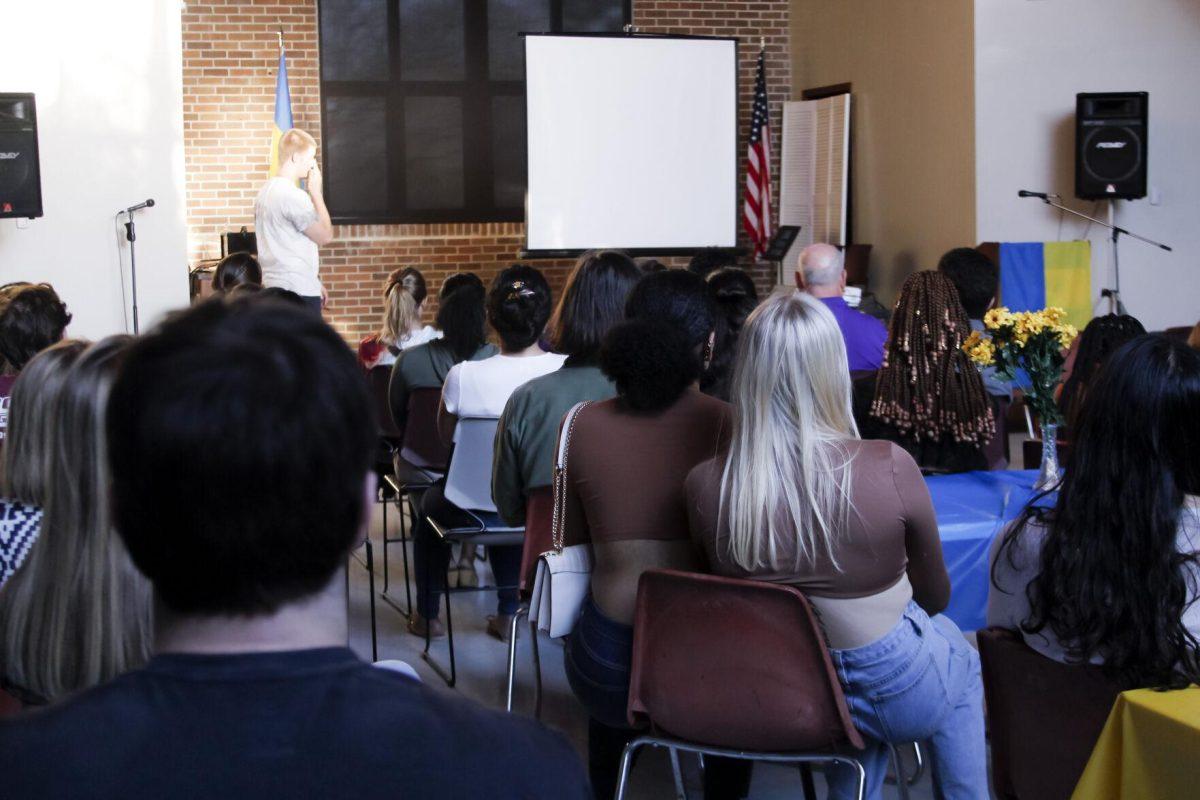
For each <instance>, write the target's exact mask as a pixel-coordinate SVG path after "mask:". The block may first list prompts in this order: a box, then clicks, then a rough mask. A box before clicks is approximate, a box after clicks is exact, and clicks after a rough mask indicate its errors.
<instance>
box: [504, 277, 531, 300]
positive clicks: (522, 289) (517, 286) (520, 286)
mask: <svg viewBox="0 0 1200 800" xmlns="http://www.w3.org/2000/svg"><path fill="white" fill-rule="evenodd" d="M535 294H537V292H535V291H533V289H530V288H528V287H527V286H526V285H525V281H513V282H512V283H511V284H510V285H509V287H508V294H506V295H505V296H504V300H505V301H506V302H507V301H510V300H516V299H518V298H520V297H533V296H534V295H535Z"/></svg>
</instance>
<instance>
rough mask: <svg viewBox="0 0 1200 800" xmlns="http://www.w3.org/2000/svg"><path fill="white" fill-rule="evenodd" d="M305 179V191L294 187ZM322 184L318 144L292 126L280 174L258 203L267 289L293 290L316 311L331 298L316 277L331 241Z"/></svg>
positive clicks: (256, 213)
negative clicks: (322, 252)
mask: <svg viewBox="0 0 1200 800" xmlns="http://www.w3.org/2000/svg"><path fill="white" fill-rule="evenodd" d="M301 178H306V179H307V181H308V182H307V184H306V186H307V189H301V188H299V187H298V186H297V185H296V181H298V180H300V179H301ZM322 185H323V180H322V178H321V168H320V167H318V166H317V142H316V140H315V139H313V137H311V136H309V135H308V134H307V133H305V132H304V131H302V130H300V129H299V128H292V129H291V130H290V131H288V132H287V133H285V134H284V135H283V136H282V137H281V138H280V140H279V173H278V174H277V175H276V176H275V177H274V178H271V179H270V180H269V181H267V183H266V185H264V186H263V188H262V190H261V191H260V192H259V193H258V199H256V200H255V201H254V229H255V232H256V234H257V236H258V263H259V264H260V265H261V266H262V274H263V286H277V287H279V288H280V289H287V290H288V291H291V292H295V293H296V294H298V295H300V296H301V297H302V298H304V301H305V302H306V303H308V304H309V305H310V306H311V307H312V308H313V309H314V310H315V311H316V312H317V313H320V311H321V308H322V307H324V305H325V302H326V300H327V296H326V294H325V287H324V286H322V285H321V279H320V277H318V275H317V269H318V266H319V259H318V255H317V248H318V247H319V246H320V245H323V244H329V243H330V242H331V241H333V223H332V222H331V221H330V219H329V209H327V208H325V198H324V196H322V194H321V188H322Z"/></svg>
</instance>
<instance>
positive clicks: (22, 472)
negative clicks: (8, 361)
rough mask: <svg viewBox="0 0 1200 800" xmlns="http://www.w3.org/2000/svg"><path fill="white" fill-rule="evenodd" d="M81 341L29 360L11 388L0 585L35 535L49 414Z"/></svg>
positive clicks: (1, 468) (0, 500)
mask: <svg viewBox="0 0 1200 800" xmlns="http://www.w3.org/2000/svg"><path fill="white" fill-rule="evenodd" d="M85 347H87V342H84V341H80V340H78V339H70V340H67V341H64V342H59V343H58V344H55V345H51V346H50V347H48V348H47V349H45V350H43V351H42V352H41V353H39V354H38V355H36V356H34V357H33V359H32V360H31V361H30V362H29V364H28V365H27V366H26V367H25V369H24V370H22V371H21V375H20V376H19V377H18V378H17V380H16V382H15V383H14V384H13V393H12V405H11V406H10V408H9V422H8V435H7V436H6V437H5V440H4V441H5V446H4V450H3V456H2V458H0V521H2V522H0V524H3V525H4V536H2V537H0V586H3V585H4V583H5V582H7V581H8V579H9V578H10V577H12V574H13V573H14V572H16V571H17V568H18V567H20V566H21V564H22V563H23V562H24V560H25V556H27V555H28V554H29V550H30V548H32V547H33V543H34V542H35V541H37V537H38V534H39V533H40V531H41V519H42V514H43V510H42V506H43V505H44V504H45V502H46V485H47V482H48V481H49V479H50V474H49V470H50V465H49V460H50V459H49V453H50V429H51V425H52V423H53V420H54V414H53V413H52V412H53V410H54V408H55V406H56V405H57V403H58V398H59V396H60V395H61V394H62V390H63V386H64V384H65V376H66V374H67V370H68V369H69V368H70V366H71V365H72V364H74V363H75V359H77V358H78V357H79V354H80V353H82V352H83V349H84V348H85Z"/></svg>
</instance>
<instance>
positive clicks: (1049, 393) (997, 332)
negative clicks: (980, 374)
mask: <svg viewBox="0 0 1200 800" xmlns="http://www.w3.org/2000/svg"><path fill="white" fill-rule="evenodd" d="M983 326H984V328H985V329H986V335H985V334H982V333H980V332H979V331H972V332H971V335H970V336H968V337H967V340H966V341H965V342H963V350H964V351H966V354H967V356H968V357H970V359H971V360H972V361H974V362H975V363H976V364H978V365H979V366H980V367H994V368H995V370H996V372H997V374H999V375H1000V377H1002V378H1004V379H1006V380H1010V381H1011V380H1015V379H1016V373H1017V370H1024V372H1025V374H1026V375H1028V377H1029V382H1030V386H1029V387H1028V388H1027V389H1026V394H1027V395H1028V398H1029V402H1030V405H1032V406H1033V410H1034V411H1036V412H1037V414H1038V416H1039V417H1040V418H1041V420H1042V423H1043V424H1049V425H1058V424H1059V423H1061V422H1062V415H1061V414H1060V413H1059V411H1058V404H1057V403H1056V402H1055V401H1054V389H1055V387H1056V386H1057V385H1058V382H1059V380H1060V379H1061V377H1062V368H1063V361H1064V358H1063V350H1065V349H1067V348H1068V347H1070V346H1071V342H1073V341H1074V340H1075V337H1076V336H1077V335H1078V334H1079V332H1078V331H1077V330H1075V327H1074V326H1073V325H1069V324H1067V322H1066V312H1065V311H1063V310H1062V309H1061V308H1058V307H1057V306H1051V307H1050V308H1043V309H1042V310H1041V311H1018V312H1016V313H1014V312H1011V311H1009V310H1008V309H1007V308H993V309H992V310H990V311H988V312H987V313H986V314H984V316H983Z"/></svg>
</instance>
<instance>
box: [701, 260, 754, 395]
mask: <svg viewBox="0 0 1200 800" xmlns="http://www.w3.org/2000/svg"><path fill="white" fill-rule="evenodd" d="M705 280H706V282H707V284H708V294H709V297H711V298H712V302H713V308H714V310H715V311H716V324H717V328H716V330H717V335H716V338H715V339H714V341H713V351H712V363H710V364H709V367H708V369H706V370H705V371H704V375H703V376H702V377H701V378H700V391H702V392H704V393H705V394H708V395H712V396H713V397H716V398H719V399H721V400H729V377H730V374H731V373H732V372H733V357H734V354H735V353H736V352H737V342H738V334H739V333H740V332H741V330H742V325H743V324H744V323H745V322H746V317H748V316H750V312H751V311H753V310H754V308H755V306H757V305H758V289H757V287H755V285H754V279H753V278H751V277H750V276H749V275H748V274H747V273H746V271H745V270H742V269H738V268H737V267H722V268H721V269H719V270H717V271H716V272H710V273H708V277H707V278H706V279H705Z"/></svg>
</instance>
